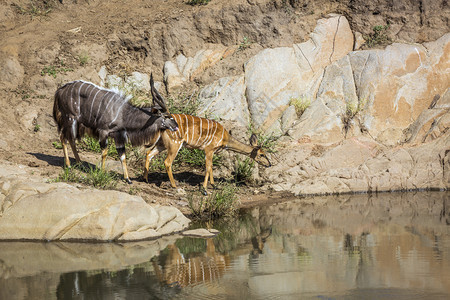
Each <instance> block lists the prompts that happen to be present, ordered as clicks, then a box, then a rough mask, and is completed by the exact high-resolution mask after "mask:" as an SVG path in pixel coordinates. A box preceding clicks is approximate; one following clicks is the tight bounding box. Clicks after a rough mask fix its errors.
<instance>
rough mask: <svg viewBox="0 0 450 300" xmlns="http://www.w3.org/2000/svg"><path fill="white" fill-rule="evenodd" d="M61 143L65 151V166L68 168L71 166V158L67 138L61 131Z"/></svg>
mask: <svg viewBox="0 0 450 300" xmlns="http://www.w3.org/2000/svg"><path fill="white" fill-rule="evenodd" d="M59 138H60V140H61V145H62V148H63V152H64V166H65V167H67V168H70V159H69V153H68V151H67V140H66V139H65V138H64V135H63V134H62V133H61V135H60V137H59Z"/></svg>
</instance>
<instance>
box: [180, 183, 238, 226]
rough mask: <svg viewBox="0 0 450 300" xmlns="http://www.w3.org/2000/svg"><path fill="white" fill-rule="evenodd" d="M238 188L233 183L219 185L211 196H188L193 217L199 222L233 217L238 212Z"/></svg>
mask: <svg viewBox="0 0 450 300" xmlns="http://www.w3.org/2000/svg"><path fill="white" fill-rule="evenodd" d="M237 190H238V188H237V187H236V185H235V184H232V183H227V182H225V183H219V184H217V186H216V189H215V190H214V191H213V192H212V193H211V194H210V195H209V196H206V197H204V196H201V195H200V194H199V193H194V194H190V195H188V206H189V209H190V211H191V214H192V216H193V217H194V218H195V219H199V220H212V219H217V218H223V217H232V216H233V215H235V214H236V212H237V203H236V202H237V195H236V192H237Z"/></svg>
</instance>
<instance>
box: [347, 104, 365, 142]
mask: <svg viewBox="0 0 450 300" xmlns="http://www.w3.org/2000/svg"><path fill="white" fill-rule="evenodd" d="M366 105H367V99H362V100H359V101H358V103H353V102H348V103H347V105H346V107H345V113H344V115H342V123H343V124H344V134H345V136H347V132H348V131H349V130H350V128H351V127H352V120H353V119H354V118H355V116H356V115H357V114H359V113H360V112H362V111H363V110H364V109H365V107H366Z"/></svg>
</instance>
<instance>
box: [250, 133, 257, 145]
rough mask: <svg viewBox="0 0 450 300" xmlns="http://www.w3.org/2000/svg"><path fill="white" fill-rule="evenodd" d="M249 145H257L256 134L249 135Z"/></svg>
mask: <svg viewBox="0 0 450 300" xmlns="http://www.w3.org/2000/svg"><path fill="white" fill-rule="evenodd" d="M250 145H251V146H253V147H257V146H258V138H257V137H256V135H255V134H254V133H253V134H252V136H251V137H250Z"/></svg>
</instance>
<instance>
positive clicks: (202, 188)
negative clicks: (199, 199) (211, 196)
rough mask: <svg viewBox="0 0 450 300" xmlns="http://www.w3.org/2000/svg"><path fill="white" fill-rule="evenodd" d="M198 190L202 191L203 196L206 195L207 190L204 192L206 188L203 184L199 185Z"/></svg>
mask: <svg viewBox="0 0 450 300" xmlns="http://www.w3.org/2000/svg"><path fill="white" fill-rule="evenodd" d="M200 192H201V193H202V195H203V196H207V195H208V192H206V189H205V188H204V187H203V186H200Z"/></svg>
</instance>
